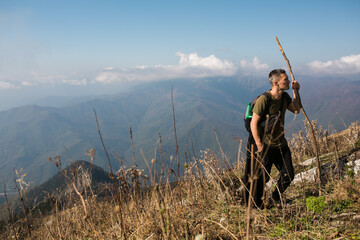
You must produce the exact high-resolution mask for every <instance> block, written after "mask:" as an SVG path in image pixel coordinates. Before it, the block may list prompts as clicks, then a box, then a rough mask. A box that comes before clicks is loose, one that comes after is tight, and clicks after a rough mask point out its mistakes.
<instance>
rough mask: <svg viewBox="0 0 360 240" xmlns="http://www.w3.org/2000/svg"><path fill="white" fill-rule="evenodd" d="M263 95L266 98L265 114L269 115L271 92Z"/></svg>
mask: <svg viewBox="0 0 360 240" xmlns="http://www.w3.org/2000/svg"><path fill="white" fill-rule="evenodd" d="M261 95H264V96H265V97H266V105H265V114H269V110H270V101H271V94H270V93H269V92H264V93H263V94H261Z"/></svg>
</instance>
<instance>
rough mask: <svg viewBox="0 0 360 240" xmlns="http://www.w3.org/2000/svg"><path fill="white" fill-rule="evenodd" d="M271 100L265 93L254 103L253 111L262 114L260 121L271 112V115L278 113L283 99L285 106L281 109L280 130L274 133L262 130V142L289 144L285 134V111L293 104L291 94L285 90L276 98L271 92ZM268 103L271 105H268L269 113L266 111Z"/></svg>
mask: <svg viewBox="0 0 360 240" xmlns="http://www.w3.org/2000/svg"><path fill="white" fill-rule="evenodd" d="M270 96H271V100H270V101H269V102H268V101H267V97H266V96H265V95H261V96H260V97H259V98H258V99H257V100H256V103H255V105H254V109H253V112H254V113H256V114H257V115H259V116H260V122H261V121H263V120H264V119H266V115H267V114H269V116H271V115H273V114H277V113H278V112H279V111H280V107H281V101H284V102H283V106H282V109H281V115H280V120H281V122H280V130H279V131H276V132H274V133H273V134H272V136H271V134H264V133H262V132H260V137H261V138H262V142H263V143H265V144H267V145H270V147H283V146H286V145H287V142H286V139H285V136H284V123H285V122H284V120H285V112H286V109H287V107H288V106H289V105H290V104H291V102H292V99H291V97H290V96H289V94H288V93H286V92H284V93H283V94H282V95H281V98H280V99H275V98H274V97H273V96H272V95H271V94H270ZM266 104H270V107H268V111H269V112H268V113H266V112H265V111H266Z"/></svg>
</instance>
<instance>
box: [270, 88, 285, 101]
mask: <svg viewBox="0 0 360 240" xmlns="http://www.w3.org/2000/svg"><path fill="white" fill-rule="evenodd" d="M270 93H271V95H272V96H273V97H274V98H275V99H280V98H281V95H282V94H283V93H284V90H281V89H280V88H278V87H273V88H271V90H270Z"/></svg>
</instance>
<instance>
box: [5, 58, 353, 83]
mask: <svg viewBox="0 0 360 240" xmlns="http://www.w3.org/2000/svg"><path fill="white" fill-rule="evenodd" d="M175 55H176V56H177V57H179V61H178V63H177V64H174V65H153V66H147V65H140V66H135V67H130V68H116V67H107V68H105V69H103V70H102V71H100V72H98V73H95V74H93V76H87V77H84V76H82V75H81V74H79V73H71V74H69V75H66V74H60V75H44V74H41V73H38V72H35V71H32V72H31V73H30V74H29V77H28V79H27V80H26V81H21V82H15V81H10V80H8V79H6V78H4V77H2V76H0V89H14V88H21V87H32V86H38V85H43V86H44V85H58V84H63V85H70V86H87V85H91V84H111V83H129V84H131V83H138V82H150V81H159V80H170V79H175V78H195V79H196V78H204V77H215V76H234V75H239V76H241V75H252V74H265V75H266V74H267V73H268V71H269V70H271V69H270V66H269V64H267V63H263V62H261V61H260V59H259V58H258V57H256V56H255V57H254V58H253V59H252V60H251V61H248V60H241V61H240V62H239V63H234V62H232V61H228V60H223V59H220V58H218V57H216V56H215V55H210V56H207V57H201V56H199V55H198V54H197V53H196V52H194V53H190V54H186V53H183V52H177V53H176V54H175ZM306 68H307V69H306V72H307V73H309V72H310V73H312V74H318V75H341V74H342V75H351V74H359V73H360V54H357V55H356V54H353V55H350V56H344V57H341V58H340V59H337V60H329V61H326V62H321V61H313V62H310V63H309V64H307V65H306Z"/></svg>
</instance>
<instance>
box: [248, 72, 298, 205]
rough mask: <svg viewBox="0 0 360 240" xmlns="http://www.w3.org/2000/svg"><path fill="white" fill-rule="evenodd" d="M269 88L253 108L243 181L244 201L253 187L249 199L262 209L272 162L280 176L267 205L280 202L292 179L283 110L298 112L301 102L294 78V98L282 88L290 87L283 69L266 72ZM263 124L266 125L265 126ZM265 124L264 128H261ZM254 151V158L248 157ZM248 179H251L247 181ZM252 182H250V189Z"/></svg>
mask: <svg viewBox="0 0 360 240" xmlns="http://www.w3.org/2000/svg"><path fill="white" fill-rule="evenodd" d="M269 82H270V84H271V90H270V91H269V92H268V93H269V94H268V96H266V95H261V96H260V97H259V98H258V99H257V101H256V103H255V105H254V109H253V116H252V120H251V123H250V129H251V134H250V136H249V140H248V153H247V158H246V166H245V175H244V179H243V181H244V183H245V186H246V188H247V190H245V194H244V197H245V199H244V200H245V202H246V203H247V201H248V200H249V198H248V197H249V194H248V193H249V191H250V189H251V190H252V194H251V195H252V198H253V200H250V201H251V202H252V201H254V202H253V203H254V205H255V206H257V207H259V208H263V207H264V203H263V199H264V188H265V183H266V182H267V181H269V175H270V171H271V167H272V165H273V164H274V165H275V166H276V168H277V169H278V170H279V172H280V173H279V175H280V178H279V180H278V182H277V187H278V189H277V188H276V189H275V190H274V192H273V193H272V196H271V198H270V199H271V201H270V202H269V203H268V204H267V205H268V206H267V207H272V205H273V204H276V203H279V202H280V194H281V193H283V192H284V191H285V189H286V188H287V187H288V186H289V185H290V183H291V181H292V180H293V179H294V168H293V165H292V160H291V153H290V149H289V147H288V144H287V141H286V139H285V136H284V120H285V112H286V109H287V110H289V111H291V112H293V113H295V114H297V113H299V111H300V104H299V99H298V98H297V95H296V94H295V92H296V91H299V90H300V85H299V83H298V82H297V81H293V82H292V84H291V87H292V89H293V99H291V97H290V96H289V94H287V93H286V92H285V91H286V90H288V89H289V84H290V81H289V78H288V76H287V74H286V72H285V70H283V69H275V70H273V71H271V72H270V74H269ZM270 119H275V121H274V122H275V123H278V126H277V127H273V128H270V130H269V131H267V128H268V127H269V126H268V125H271V124H270V122H271V120H270ZM264 125H265V126H264ZM261 126H264V127H261ZM251 150H253V157H251ZM250 180H251V181H250ZM251 182H252V184H253V186H252V188H251Z"/></svg>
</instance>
